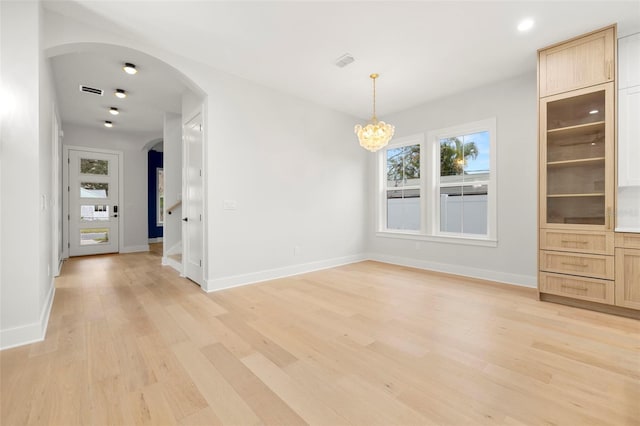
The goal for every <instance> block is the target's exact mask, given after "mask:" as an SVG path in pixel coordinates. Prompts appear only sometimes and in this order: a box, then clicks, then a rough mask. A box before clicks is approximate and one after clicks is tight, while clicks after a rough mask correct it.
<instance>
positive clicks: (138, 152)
mask: <svg viewBox="0 0 640 426" xmlns="http://www.w3.org/2000/svg"><path fill="white" fill-rule="evenodd" d="M44 54H45V57H46V58H47V60H48V61H49V62H50V63H51V62H52V61H56V60H57V58H58V59H59V58H62V57H64V56H65V55H85V54H86V55H95V54H100V55H110V56H118V57H121V58H122V61H123V62H124V61H125V60H127V62H129V60H128V59H130V58H132V57H133V58H134V60H135V61H138V62H141V63H144V67H143V68H142V71H144V68H146V69H147V70H149V69H153V68H159V67H162V68H163V69H165V70H166V71H167V74H168V75H170V78H172V79H175V80H177V81H179V82H180V83H181V84H182V86H183V87H184V92H183V94H182V99H181V105H180V109H179V110H175V109H173V110H166V111H165V113H164V115H163V117H162V122H161V125H160V127H159V128H158V131H157V132H151V133H150V132H140V134H136V133H135V132H133V131H131V132H126V131H121V132H119V131H118V130H116V131H113V132H110V133H109V134H108V136H105V137H104V138H103V137H102V136H99V135H105V132H109V131H110V130H113V129H109V130H105V129H103V128H102V127H101V126H97V127H96V128H91V127H90V125H89V126H87V125H82V124H78V123H76V122H74V120H73V119H72V118H70V117H66V116H65V108H64V105H63V106H62V108H61V110H62V111H61V115H62V130H63V131H64V134H65V136H64V140H63V141H62V142H61V144H64V145H74V146H75V145H81V146H84V145H85V143H89V142H88V141H91V140H93V141H95V140H98V141H101V142H100V143H101V146H99V147H98V148H100V147H104V146H105V145H106V144H107V138H108V139H109V141H108V143H109V144H111V145H112V146H111V147H112V148H114V149H117V150H120V151H122V152H123V154H124V163H125V164H124V167H125V173H124V180H125V185H124V188H125V190H124V192H125V195H124V200H123V202H122V208H123V213H124V214H123V226H122V231H121V239H122V241H120V252H121V253H122V252H132V251H145V250H148V243H150V242H154V241H152V240H155V241H157V236H154V237H153V238H152V237H151V234H150V233H151V230H150V229H151V227H150V225H151V222H152V221H156V222H157V219H158V217H162V219H163V220H164V223H163V224H162V228H163V231H164V232H163V234H164V235H163V237H162V238H163V242H164V253H163V258H164V257H167V256H166V255H167V254H171V255H175V254H176V252H180V251H181V248H182V241H181V240H182V223H181V221H180V217H181V212H180V211H177V212H174V214H173V215H167V214H166V212H157V211H154V212H151V211H150V210H151V207H150V204H152V203H149V202H148V200H149V198H150V196H151V195H150V194H151V193H152V192H154V193H155V188H151V187H150V186H149V185H150V183H149V182H150V179H149V176H150V174H151V172H152V170H150V168H149V167H150V166H149V163H148V161H149V160H148V154H149V150H150V149H151V148H152V147H153V146H154V145H156V144H157V143H158V142H160V141H163V151H164V154H165V155H166V160H165V161H163V166H162V168H163V170H162V172H163V176H164V180H165V185H164V191H165V195H164V197H163V199H162V205H163V206H164V208H166V207H167V206H172V205H175V204H176V203H179V202H180V201H181V199H182V193H183V190H184V188H183V182H182V175H183V173H182V165H183V164H182V158H183V147H182V124H183V123H184V121H183V118H184V119H185V120H186V119H188V118H189V117H185V115H191V114H193V108H194V105H197V107H198V109H199V110H200V112H202V108H203V105H204V104H205V102H206V98H207V94H206V93H205V92H204V91H203V90H202V89H201V87H200V86H199V85H198V84H196V83H195V82H194V80H193V79H191V78H190V77H189V76H187V75H185V74H184V73H183V72H182V71H180V70H179V69H177V68H176V67H174V66H173V65H171V64H169V63H167V62H166V61H164V60H162V59H159V58H157V57H156V56H153V55H149V54H147V53H145V52H143V51H141V50H138V49H132V48H129V47H126V46H122V45H116V44H109V43H96V42H76V43H64V44H60V45H56V46H51V47H48V48H47V49H45V51H44ZM113 65H114V66H118V65H119V64H118V63H114V64H113ZM54 71H55V70H54ZM139 74H141V75H139V76H137V77H140V78H144V72H140V73H139ZM89 81H90V79H89ZM106 89H109V90H113V87H108V88H107V87H106V88H105V99H106V97H107V96H108V95H110V93H106ZM157 89H158V90H162V87H158V88H157ZM75 90H77V88H76V89H75ZM64 96H66V93H65V94H63V95H62V96H61V95H60V94H59V98H63V97H64ZM63 103H64V99H63ZM94 124H95V123H94ZM205 143H206V142H205ZM62 151H63V150H62V149H61V150H60V152H62ZM57 164H60V165H63V164H64V161H63V159H62V158H60V159H59V161H58V162H57ZM154 167H155V166H154ZM154 172H155V170H154ZM60 173H61V174H64V170H63V169H62V168H61V170H60ZM60 198H61V199H60V204H59V205H60V206H61V208H62V209H64V208H65V202H64V200H63V199H62V196H61V197H60ZM157 206H158V202H157V200H156V206H155V207H153V206H152V207H153V208H154V209H157ZM178 210H179V208H178ZM60 216H61V217H68V216H67V214H65V213H64V211H63V212H61V215H60ZM156 224H157V223H156ZM63 225H64V224H63V223H61V224H60V227H61V228H64V226H63ZM143 230H144V234H142V232H143ZM147 230H148V231H149V233H147ZM61 234H62V235H63V236H65V235H66V238H70V237H69V236H68V235H69V234H68V230H67V231H63V232H61ZM61 246H63V247H64V246H66V244H64V242H63V244H61ZM62 255H63V256H64V257H66V256H68V253H62ZM163 260H164V259H163ZM172 266H174V267H176V269H179V268H178V266H179V265H175V264H174V265H172Z"/></svg>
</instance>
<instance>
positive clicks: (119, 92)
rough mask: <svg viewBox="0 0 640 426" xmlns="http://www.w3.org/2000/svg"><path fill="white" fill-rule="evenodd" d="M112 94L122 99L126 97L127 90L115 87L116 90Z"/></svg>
mask: <svg viewBox="0 0 640 426" xmlns="http://www.w3.org/2000/svg"><path fill="white" fill-rule="evenodd" d="M113 94H114V95H116V97H117V98H120V99H124V98H126V97H127V92H126V91H125V90H124V89H116V91H115V92H113Z"/></svg>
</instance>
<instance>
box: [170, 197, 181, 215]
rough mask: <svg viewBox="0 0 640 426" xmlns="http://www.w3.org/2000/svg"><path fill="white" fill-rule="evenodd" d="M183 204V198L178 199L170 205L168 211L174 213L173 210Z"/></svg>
mask: <svg viewBox="0 0 640 426" xmlns="http://www.w3.org/2000/svg"><path fill="white" fill-rule="evenodd" d="M181 204H182V200H178V201H177V202H176V203H175V204H174V205H172V206H171V207H169V208H168V209H167V213H168V214H171V213H173V211H174V210H175V209H176V207H178V206H179V205H181Z"/></svg>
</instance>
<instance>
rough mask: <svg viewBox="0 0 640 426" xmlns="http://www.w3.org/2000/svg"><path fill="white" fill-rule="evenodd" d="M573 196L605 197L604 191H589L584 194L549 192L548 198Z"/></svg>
mask: <svg viewBox="0 0 640 426" xmlns="http://www.w3.org/2000/svg"><path fill="white" fill-rule="evenodd" d="M571 197H604V192H589V193H583V194H547V198H571Z"/></svg>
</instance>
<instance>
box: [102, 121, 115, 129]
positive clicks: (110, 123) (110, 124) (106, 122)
mask: <svg viewBox="0 0 640 426" xmlns="http://www.w3.org/2000/svg"><path fill="white" fill-rule="evenodd" d="M104 127H109V128H111V127H113V123H112V122H111V121H105V122H104Z"/></svg>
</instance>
